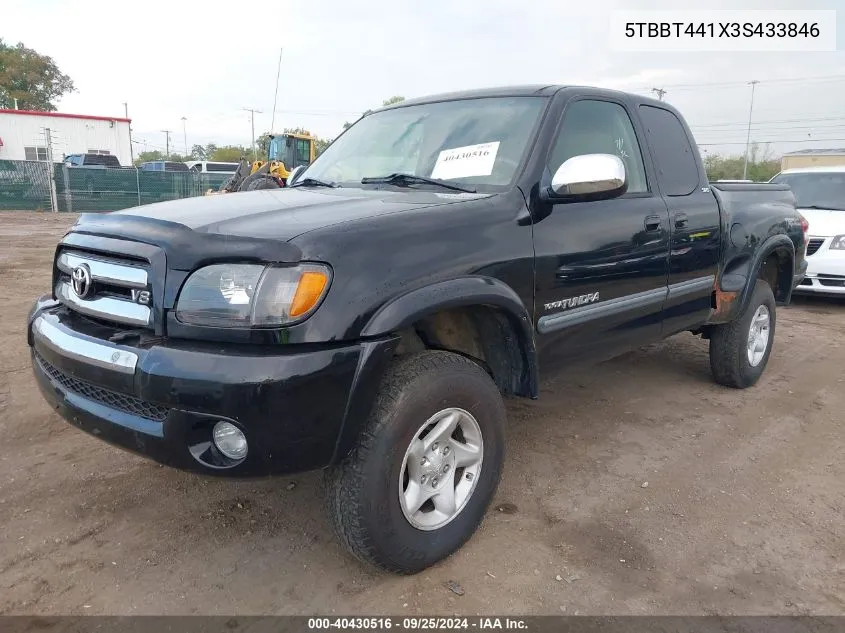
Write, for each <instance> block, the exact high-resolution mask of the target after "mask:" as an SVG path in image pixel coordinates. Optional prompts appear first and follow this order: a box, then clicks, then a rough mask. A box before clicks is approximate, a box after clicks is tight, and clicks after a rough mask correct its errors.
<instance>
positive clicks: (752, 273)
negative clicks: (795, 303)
mask: <svg viewBox="0 0 845 633" xmlns="http://www.w3.org/2000/svg"><path fill="white" fill-rule="evenodd" d="M776 251H787V252H788V253H789V264H790V265H789V271H790V280H789V283H787V286H786V287H785V289H784V293H785V294H784V297H785V300H786V302H788V301H789V297H790V296H791V294H792V284H791V281H792V280H791V275H792V270H793V269H794V267H795V245H794V244H793V243H792V240H791V239H790V238H789V236H788V235H786V234H785V233H778V234H777V235H772V236H771V237H769V238H768V239H766V241H764V242H763V243H762V244H761V245H760V247H759V248H758V249H757V251H756V252H755V253H754V255H753V256H752V257H750V258H748V259H746V260H745V261H743V262H742V263H740V264H738V265H737V266H735V267H733V268H730V267H728V268H726V269H725V272H723V273H722V276H721V280H720V287H721V290H722V292H736V293H737V301H736V302H735V305H736V308H735V309H734V311H733V312H732V314H731V319H732V318H733V317H734V316H735V315H737V314H742V313H743V311H744V310H745V309H746V308H747V307H748V302H749V301H750V300H751V293H752V292H753V290H754V284H755V280H756V279H757V275H758V273H759V272H760V268H761V267H762V266H763V262H764V261H765V260H766V258H767V257H769V255H771V254H772V253H774V252H776ZM731 319H727V320H731ZM721 321H722V319H720V322H721Z"/></svg>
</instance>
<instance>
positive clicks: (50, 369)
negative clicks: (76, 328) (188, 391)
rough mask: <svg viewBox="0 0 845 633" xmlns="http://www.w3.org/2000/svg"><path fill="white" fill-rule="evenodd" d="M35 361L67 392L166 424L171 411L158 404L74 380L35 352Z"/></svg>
mask: <svg viewBox="0 0 845 633" xmlns="http://www.w3.org/2000/svg"><path fill="white" fill-rule="evenodd" d="M35 360H36V361H37V362H38V365H39V366H40V367H41V369H42V371H43V372H44V373H45V374H47V375H48V376H50V378H52V379H53V380H54V381H55V382H57V383H58V384H59V385H61V386H62V387H63V388H64V389H66V390H67V391H70V392H71V393H75V394H76V395H79V396H81V397H83V398H87V399H88V400H93V401H94V402H98V403H100V404H102V405H104V406H107V407H110V408H112V409H117V410H118V411H122V412H124V413H128V414H130V415H135V416H138V417H140V418H144V419H146V420H152V421H154V422H164V420H165V419H166V418H167V413H168V411H169V409H168V408H167V407H163V406H161V405H158V404H152V403H150V402H144V401H143V400H141V399H139V398H136V397H135V396H129V395H127V394H125V393H118V392H117V391H112V390H111V389H104V388H103V387H98V386H97V385H95V384H92V383H90V382H87V381H85V380H79V379H78V378H74V377H73V376H71V375H70V374H67V373H65V372H63V371H62V370H61V369H59V368H58V367H55V366H54V365H52V364H51V363H50V362H49V361H47V360H46V359H45V358H44V357H43V356H41V354H39V353H38V352H35Z"/></svg>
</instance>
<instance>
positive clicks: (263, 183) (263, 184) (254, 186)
mask: <svg viewBox="0 0 845 633" xmlns="http://www.w3.org/2000/svg"><path fill="white" fill-rule="evenodd" d="M279 188H280V187H279V183H277V182H276V181H275V180H273V179H272V178H261V179H260V180H256V181H255V182H253V183H250V185H249V187H248V188H247V190H248V191H257V190H259V189H279Z"/></svg>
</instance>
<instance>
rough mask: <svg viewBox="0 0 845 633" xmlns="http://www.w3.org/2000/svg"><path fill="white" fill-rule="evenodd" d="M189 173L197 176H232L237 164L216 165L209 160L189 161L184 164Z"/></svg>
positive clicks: (216, 163)
mask: <svg viewBox="0 0 845 633" xmlns="http://www.w3.org/2000/svg"><path fill="white" fill-rule="evenodd" d="M185 164H186V165H188V169H189V170H190V171H193V172H196V173H198V174H234V173H235V172H236V171H237V169H238V163H218V162H214V161H210V160H191V161H187V162H186V163H185Z"/></svg>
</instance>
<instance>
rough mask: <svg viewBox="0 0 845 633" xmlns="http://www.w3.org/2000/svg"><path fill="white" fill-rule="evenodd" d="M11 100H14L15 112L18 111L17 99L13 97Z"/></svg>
mask: <svg viewBox="0 0 845 633" xmlns="http://www.w3.org/2000/svg"><path fill="white" fill-rule="evenodd" d="M13 99H14V100H15V110H17V109H18V98H17V97H13Z"/></svg>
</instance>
